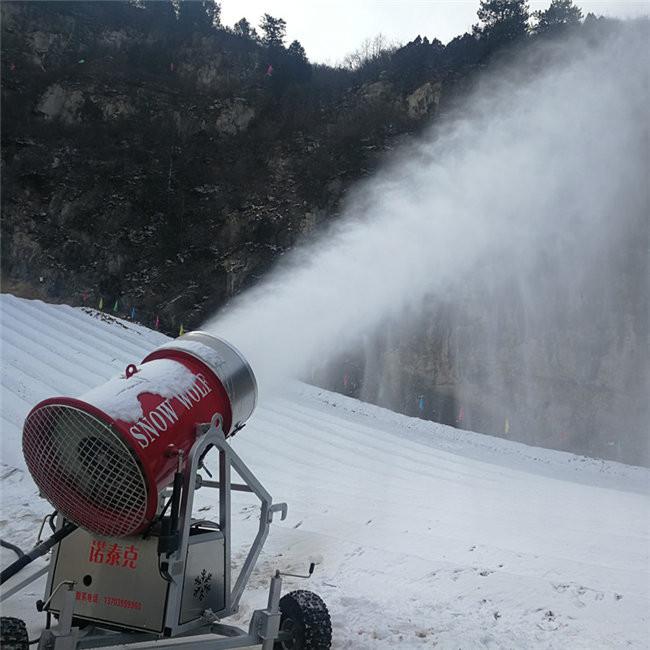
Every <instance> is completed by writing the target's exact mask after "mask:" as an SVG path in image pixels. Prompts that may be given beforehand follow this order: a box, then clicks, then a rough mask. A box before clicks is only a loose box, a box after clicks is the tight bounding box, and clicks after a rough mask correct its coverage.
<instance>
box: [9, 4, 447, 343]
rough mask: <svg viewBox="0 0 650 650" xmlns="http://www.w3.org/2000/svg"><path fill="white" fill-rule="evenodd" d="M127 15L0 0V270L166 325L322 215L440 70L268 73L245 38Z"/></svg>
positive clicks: (188, 319)
mask: <svg viewBox="0 0 650 650" xmlns="http://www.w3.org/2000/svg"><path fill="white" fill-rule="evenodd" d="M95 4H98V5H103V7H101V6H98V7H97V8H94V7H93V6H92V5H95ZM153 4H154V5H155V4H158V3H153ZM120 5H121V6H120ZM109 6H111V7H112V8H110V7H109ZM107 7H109V8H110V11H109V10H108V9H107ZM127 14H128V15H127ZM142 23H143V20H142V19H140V18H139V16H138V8H137V7H135V6H134V5H126V3H79V4H77V3H37V2H36V3H11V2H6V3H3V4H2V30H3V33H2V37H3V38H2V50H3V62H2V65H3V70H2V102H3V103H2V108H3V122H2V165H3V168H2V169H3V196H2V208H3V220H2V234H3V238H2V239H3V241H2V245H3V251H2V252H3V255H2V266H3V282H4V286H5V287H6V288H9V289H13V290H18V291H22V292H23V293H27V294H35V295H41V296H45V297H47V298H49V299H55V300H56V299H60V300H65V301H71V302H73V303H83V302H86V303H87V304H91V305H97V304H98V302H99V300H101V299H103V302H104V305H106V306H108V307H112V306H113V305H114V304H115V302H116V301H117V303H118V313H122V314H124V313H129V310H130V309H131V306H136V307H137V310H138V311H137V313H138V314H139V315H140V316H141V317H142V318H143V320H145V322H149V323H150V324H151V323H153V321H154V319H155V318H156V317H159V318H160V322H161V326H162V327H163V328H164V329H167V330H168V331H170V333H172V332H175V331H177V330H178V327H179V324H180V323H183V324H184V326H185V327H186V328H188V327H192V326H196V325H198V324H199V323H200V322H201V321H202V319H203V318H204V317H205V316H206V315H208V314H209V313H211V312H213V311H214V310H215V309H216V308H218V307H219V306H221V305H223V304H224V302H226V301H227V300H228V298H230V297H231V296H233V295H234V294H236V293H238V292H239V291H240V290H241V289H242V288H243V287H245V286H247V285H249V284H251V283H253V282H255V280H256V279H257V278H259V277H260V276H261V275H262V274H263V273H264V272H265V271H266V270H267V269H268V268H269V266H270V265H271V264H272V263H273V261H274V260H275V259H277V257H278V256H280V255H282V253H283V252H284V251H286V250H287V249H289V248H290V247H292V246H293V245H294V243H295V242H296V241H297V240H298V239H299V238H303V237H308V236H309V235H310V233H311V232H313V231H314V230H315V229H317V228H318V227H319V225H320V224H321V223H323V222H324V221H325V220H327V219H329V218H335V216H336V213H337V209H338V205H339V201H340V200H341V198H342V196H343V195H344V193H345V191H346V188H347V187H348V186H349V185H350V184H351V183H352V182H353V181H354V180H355V179H357V178H359V177H360V176H362V175H364V174H367V173H369V172H370V170H372V168H373V167H374V165H375V164H376V163H377V161H378V160H379V159H380V158H381V156H382V153H383V151H384V150H385V149H386V148H387V147H388V146H389V144H388V143H389V141H390V139H391V138H392V137H395V136H396V135H397V134H399V133H400V132H405V131H407V130H409V129H412V128H414V127H415V126H417V123H418V121H421V120H426V119H427V118H429V117H430V116H431V115H432V114H434V113H435V111H436V107H437V102H438V100H439V95H440V84H438V85H437V86H436V87H435V88H434V87H432V86H431V84H430V83H427V85H426V88H425V89H423V90H421V91H418V92H416V93H415V95H414V96H409V93H406V92H404V93H398V92H397V91H396V90H395V89H394V87H393V86H392V84H391V83H389V82H383V81H380V82H377V83H375V84H374V86H373V84H365V85H364V84H363V83H356V82H355V81H354V79H352V77H351V75H350V74H349V73H347V72H345V71H331V70H327V69H325V70H324V71H321V72H319V71H318V70H317V69H316V70H314V71H313V73H312V76H311V77H310V80H309V81H306V80H301V78H299V77H298V78H297V79H298V80H295V79H291V78H287V74H288V73H286V70H285V68H288V66H289V64H291V63H292V62H291V61H289V62H288V63H287V62H286V61H284V62H283V61H282V60H281V61H280V62H276V65H275V68H274V71H273V73H272V74H271V75H269V74H267V69H268V60H269V57H270V56H271V54H272V53H269V52H268V50H267V49H265V48H264V47H262V46H260V45H259V44H257V43H255V42H253V41H250V40H249V39H248V40H247V39H243V38H241V37H237V36H235V35H233V34H230V33H227V32H225V31H223V30H221V31H218V30H215V31H214V32H213V33H211V34H207V35H206V34H199V33H187V34H177V33H175V32H173V30H172V31H171V32H170V31H169V29H167V31H165V29H163V28H162V27H160V28H158V27H156V25H155V24H154V25H151V24H142ZM145 23H146V21H145ZM283 66H284V67H283ZM319 75H320V76H319Z"/></svg>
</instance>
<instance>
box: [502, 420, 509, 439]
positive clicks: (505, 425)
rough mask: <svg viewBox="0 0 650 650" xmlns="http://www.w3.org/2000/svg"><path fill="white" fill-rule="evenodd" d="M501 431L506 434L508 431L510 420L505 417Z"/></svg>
mask: <svg viewBox="0 0 650 650" xmlns="http://www.w3.org/2000/svg"><path fill="white" fill-rule="evenodd" d="M503 433H505V434H506V435H508V434H509V433H510V420H509V419H508V418H506V423H505V424H504V426H503Z"/></svg>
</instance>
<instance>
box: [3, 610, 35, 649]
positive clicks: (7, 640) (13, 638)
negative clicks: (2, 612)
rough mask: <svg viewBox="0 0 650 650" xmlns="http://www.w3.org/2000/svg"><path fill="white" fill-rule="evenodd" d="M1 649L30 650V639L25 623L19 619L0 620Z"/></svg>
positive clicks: (5, 618)
mask: <svg viewBox="0 0 650 650" xmlns="http://www.w3.org/2000/svg"><path fill="white" fill-rule="evenodd" d="M0 647H2V650H28V649H29V637H28V636H27V628H26V627H25V622H24V621H21V620H20V619H19V618H11V617H10V616H3V617H2V618H0Z"/></svg>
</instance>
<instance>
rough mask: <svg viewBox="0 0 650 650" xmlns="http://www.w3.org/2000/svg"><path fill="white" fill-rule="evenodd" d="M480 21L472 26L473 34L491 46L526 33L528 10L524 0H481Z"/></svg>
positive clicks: (501, 43)
mask: <svg viewBox="0 0 650 650" xmlns="http://www.w3.org/2000/svg"><path fill="white" fill-rule="evenodd" d="M477 13H478V18H479V21H480V23H479V24H477V25H474V26H473V27H472V31H473V33H474V35H475V36H478V37H480V38H482V39H486V40H488V41H489V42H490V44H491V45H492V47H498V46H500V45H505V44H506V43H510V42H512V41H515V40H517V39H519V38H522V37H524V36H526V35H527V34H528V20H529V19H530V11H529V9H528V2H527V1H526V0H481V6H480V7H479V10H478V12H477Z"/></svg>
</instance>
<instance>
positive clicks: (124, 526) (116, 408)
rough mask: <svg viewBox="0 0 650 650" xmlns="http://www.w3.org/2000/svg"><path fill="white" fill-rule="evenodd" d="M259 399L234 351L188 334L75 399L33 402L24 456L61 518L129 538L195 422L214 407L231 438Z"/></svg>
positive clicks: (147, 516) (152, 510)
mask: <svg viewBox="0 0 650 650" xmlns="http://www.w3.org/2000/svg"><path fill="white" fill-rule="evenodd" d="M256 398H257V384H256V381H255V376H254V375H253V372H252V370H251V369H250V366H249V365H248V363H247V362H246V360H245V359H244V358H243V357H242V356H241V354H240V353H239V352H238V351H237V350H236V349H235V348H233V347H232V346H231V345H229V344H228V343H226V342H225V341H222V340H221V339H218V338H216V337H213V336H211V335H208V334H206V333H204V332H190V333H188V334H185V335H184V336H182V337H179V338H178V339H175V340H174V341H172V342H170V343H168V344H166V345H163V346H161V347H159V348H157V349H156V350H154V351H153V352H152V353H151V354H149V355H148V356H147V357H145V359H144V360H143V361H142V363H141V364H140V365H139V366H135V365H130V366H128V367H127V369H126V371H125V373H124V374H123V375H120V376H119V377H115V378H114V379H111V380H110V381H108V382H107V383H105V384H103V385H101V386H99V387H98V388H95V389H93V390H91V391H88V392H87V393H84V394H83V395H81V396H80V397H79V398H71V397H56V398H51V399H47V400H44V401H43V402H41V403H39V404H38V405H36V406H35V407H34V408H33V409H32V411H31V412H30V413H29V415H28V416H27V418H26V420H25V425H24V429H23V452H24V455H25V460H26V462H27V467H28V468H29V471H30V473H31V474H32V476H33V478H34V481H35V482H36V484H37V485H38V487H39V489H40V491H41V494H42V495H43V496H44V497H45V498H47V499H48V500H49V501H50V502H51V503H52V505H54V507H55V508H56V509H57V510H58V511H59V512H61V513H62V514H63V515H64V516H65V517H66V518H67V519H69V520H70V521H73V522H74V523H76V524H78V525H80V526H82V527H83V528H86V529H87V530H89V531H91V532H93V533H96V534H100V535H110V536H121V535H134V534H137V533H139V532H141V531H142V530H143V529H144V528H146V527H147V526H148V524H149V523H150V522H151V521H152V519H153V518H154V517H155V515H156V512H157V510H158V504H159V494H160V492H161V491H162V490H163V489H164V488H165V487H167V486H168V485H169V484H170V483H171V481H172V478H173V475H174V472H175V471H176V469H177V467H178V464H179V459H180V461H181V462H182V459H183V458H186V457H187V454H188V452H189V451H190V449H191V448H192V445H193V444H194V442H195V440H196V426H197V424H200V423H204V422H210V421H211V420H212V418H213V416H214V415H215V414H216V413H218V414H220V415H221V418H222V422H223V430H224V433H225V434H226V435H228V434H230V433H231V432H232V430H233V429H235V428H237V427H240V426H242V425H243V423H244V422H245V421H246V420H247V419H248V417H250V415H251V414H252V412H253V409H254V408H255V402H256Z"/></svg>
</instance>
